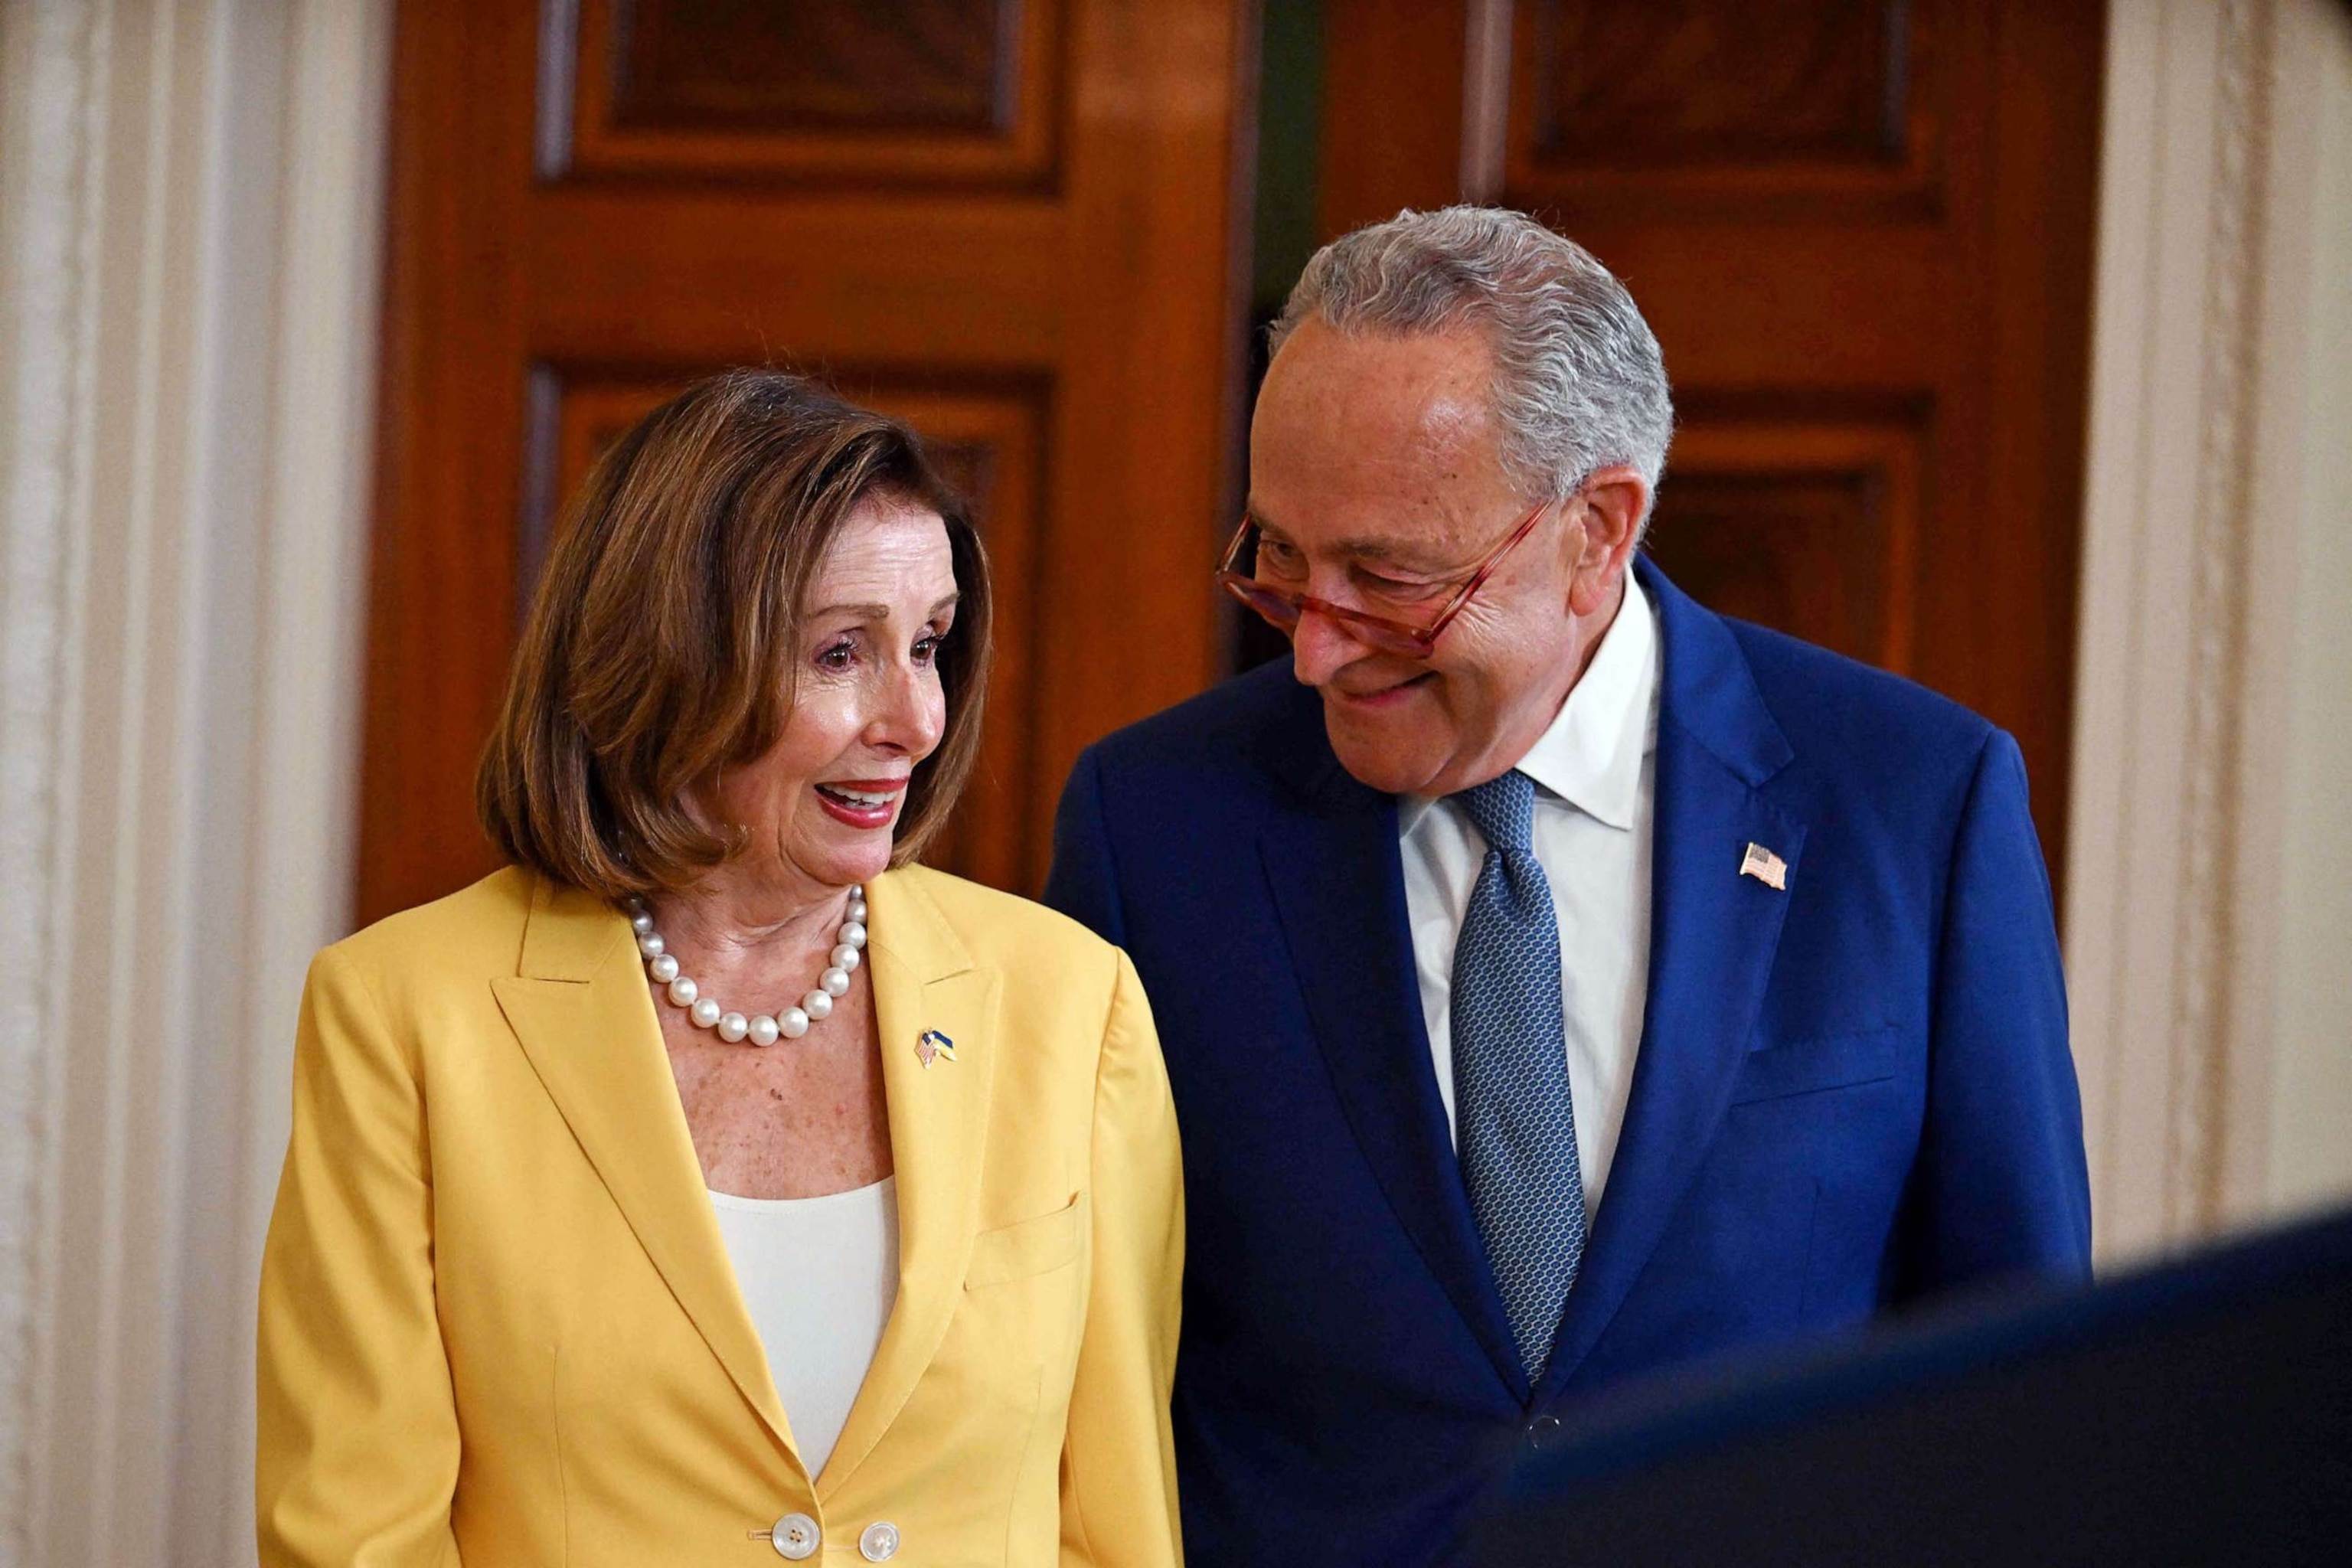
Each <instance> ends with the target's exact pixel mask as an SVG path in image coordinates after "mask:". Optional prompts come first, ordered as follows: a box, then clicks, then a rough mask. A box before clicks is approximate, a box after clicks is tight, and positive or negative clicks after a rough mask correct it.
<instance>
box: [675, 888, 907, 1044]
mask: <svg viewBox="0 0 2352 1568" xmlns="http://www.w3.org/2000/svg"><path fill="white" fill-rule="evenodd" d="M629 927H630V929H631V930H633V931H635V932H636V933H637V951H638V952H640V953H643V954H644V955H645V960H646V974H648V975H650V976H651V977H652V979H653V982H654V984H656V985H660V986H664V987H666V988H667V995H668V997H669V999H670V1002H671V1005H674V1006H678V1007H683V1008H685V1009H686V1014H687V1016H688V1017H689V1018H691V1019H693V1020H694V1026H695V1027H696V1028H698V1029H716V1030H718V1031H719V1038H720V1039H722V1040H725V1041H727V1042H728V1043H729V1044H730V1045H731V1044H733V1043H734V1042H735V1041H738V1040H743V1039H749V1040H750V1041H751V1043H752V1044H753V1045H755V1046H772V1045H774V1044H775V1043H776V1042H777V1040H779V1039H786V1040H797V1039H799V1038H800V1037H802V1036H803V1035H805V1034H807V1033H808V1032H809V1026H810V1025H811V1024H813V1023H814V1022H815V1021H816V1020H818V1019H820V1018H823V1017H825V1016H829V1015H830V1014H831V1013H832V1012H833V999H834V998H835V997H836V996H840V995H843V994H846V993H847V992H848V990H849V972H850V971H851V970H853V969H855V968H856V967H857V963H858V960H859V959H860V958H861V957H863V956H864V954H863V953H862V952H860V951H859V950H860V949H862V948H864V947H865V945H866V889H865V887H864V885H863V884H860V885H858V886H856V887H853V888H851V889H849V908H848V910H846V911H845V918H844V919H843V921H842V922H841V929H840V930H839V931H835V933H834V938H833V942H834V948H833V966H832V967H831V968H830V969H827V970H826V971H825V972H824V973H823V974H821V975H819V976H817V982H816V984H817V988H816V989H815V990H814V991H812V992H810V993H809V994H807V995H805V996H803V997H802V998H801V1005H799V1006H797V1007H787V1008H785V1009H784V1010H783V1011H782V1013H779V1014H777V1015H776V1016H774V1017H770V1016H768V1015H767V1014H765V1013H760V1014H756V1015H754V1016H751V1017H749V1018H747V1017H745V1016H743V1015H742V1014H740V1013H730V1012H728V1011H727V1010H726V1009H724V1008H722V1007H720V1006H719V1004H718V1003H717V1002H716V1001H713V1000H712V999H711V998H710V997H708V996H705V995H703V994H702V988H701V987H700V986H698V985H697V984H695V983H694V982H693V981H691V980H689V979H688V978H687V977H686V976H685V975H683V974H680V973H678V972H677V955H676V954H675V953H672V952H667V951H665V950H666V948H667V945H668V944H667V943H666V942H663V941H662V936H661V932H659V931H656V930H654V917H653V911H652V910H648V909H647V908H646V901H645V900H643V899H631V900H629Z"/></svg>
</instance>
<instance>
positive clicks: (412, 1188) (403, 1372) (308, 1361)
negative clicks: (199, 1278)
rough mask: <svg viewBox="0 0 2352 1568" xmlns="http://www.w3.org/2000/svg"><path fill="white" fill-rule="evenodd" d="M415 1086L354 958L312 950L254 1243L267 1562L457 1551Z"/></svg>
mask: <svg viewBox="0 0 2352 1568" xmlns="http://www.w3.org/2000/svg"><path fill="white" fill-rule="evenodd" d="M432 1215H433V1193H432V1178H431V1166H430V1161H429V1159H428V1156H427V1151H426V1147H425V1104H424V1096H423V1093H422V1090H421V1088H420V1085H419V1082H418V1078H417V1073H416V1070H415V1065H414V1063H413V1061H412V1059H411V1058H410V1055H409V1053H408V1052H407V1051H406V1050H404V1048H403V1047H402V1044H401V1042H400V1040H399V1039H398V1038H397V1037H396V1035H395V1033H394V1031H393V1030H392V1029H391V1028H389V1027H388V1026H386V1023H385V1020H384V1018H383V1013H382V1012H381V1010H380V1009H379V1008H378V1006H377V1005H376V1002H375V998H374V995H373V992H372V991H371V989H370V987H369V985H368V984H367V982H366V980H365V979H364V978H363V977H362V975H361V974H359V973H356V972H355V970H354V968H353V966H352V963H351V961H350V959H349V958H348V957H347V956H345V955H343V954H342V953H341V952H338V951H337V950H335V949H332V948H330V949H329V950H327V951H326V952H322V953H320V955H319V957H318V959H317V960H316V961H315V962H314V963H312V964H311V966H310V983H309V984H308V986H307V987H306V988H305V989H304V992H303V997H302V1014H301V1025H300V1030H299V1035H298V1037H297V1039H296V1044H295V1064H294V1123H293V1136H292V1139H291V1142H289V1145H288V1148H287V1152H286V1166H285V1171H284V1173H283V1174H282V1175H281V1176H280V1178H279V1180H278V1205H277V1207H276V1209H275V1211H274V1212H273V1213H272V1214H271V1215H270V1220H269V1236H268V1243H267V1244H266V1246H265V1247H264V1249H263V1253H262V1265H261V1312H260V1342H259V1360H258V1390H257V1393H258V1418H259V1420H258V1425H259V1446H258V1449H257V1457H256V1467H255V1501H256V1509H257V1533H258V1536H259V1540H260V1549H261V1563H263V1565H264V1568H297V1565H300V1568H310V1565H323V1564H328V1563H333V1564H337V1565H339V1568H341V1565H350V1568H395V1565H397V1568H407V1565H410V1564H416V1565H423V1564H429V1563H430V1564H437V1563H456V1562H457V1542H456V1541H455V1539H454V1537H453V1536H452V1535H451V1532H450V1526H449V1507H450V1500H451V1497H452V1495H453V1494H454V1491H455V1489H456V1486H457V1405H456V1398H455V1395H454V1394H453V1392H452V1388H451V1383H450V1376H449V1365H448V1358H447V1355H446V1352H445V1351H444V1349H443V1346H442V1342H441V1333H440V1326H439V1321H438V1319H437V1318H436V1314H435V1310H434V1289H433V1220H432Z"/></svg>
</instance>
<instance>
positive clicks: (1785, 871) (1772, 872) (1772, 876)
mask: <svg viewBox="0 0 2352 1568" xmlns="http://www.w3.org/2000/svg"><path fill="white" fill-rule="evenodd" d="M1739 874H1740V875H1741V876H1743V877H1753V878H1755V879H1757V880H1758V881H1759V882H1761V883H1763V884H1764V885H1765V886H1766V887H1768V888H1769V889H1772V890H1773V891H1774V892H1777V893H1785V892H1787V891H1788V890H1789V863H1788V862H1787V861H1786V860H1783V859H1781V858H1780V857H1779V856H1778V855H1775V854H1773V853H1772V851H1770V850H1769V849H1767V848H1765V847H1764V846H1762V845H1761V844H1750V845H1749V846H1748V853H1747V854H1746V855H1744V856H1742V857H1741V858H1740V861H1739Z"/></svg>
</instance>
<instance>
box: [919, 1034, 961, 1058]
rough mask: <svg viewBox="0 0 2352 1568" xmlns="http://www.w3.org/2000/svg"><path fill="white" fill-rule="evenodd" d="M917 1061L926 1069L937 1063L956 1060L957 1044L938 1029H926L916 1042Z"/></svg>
mask: <svg viewBox="0 0 2352 1568" xmlns="http://www.w3.org/2000/svg"><path fill="white" fill-rule="evenodd" d="M915 1059H916V1060H917V1061H919V1062H920V1063H922V1064H923V1065H924V1066H925V1067H929V1066H930V1065H931V1064H932V1063H933V1062H936V1061H941V1060H945V1061H953V1060H955V1059H956V1052H955V1042H954V1041H953V1040H950V1039H949V1038H948V1037H946V1036H945V1035H942V1034H940V1032H939V1031H938V1030H937V1029H925V1030H924V1031H923V1032H922V1034H921V1035H920V1036H919V1037H917V1039H916V1041H915Z"/></svg>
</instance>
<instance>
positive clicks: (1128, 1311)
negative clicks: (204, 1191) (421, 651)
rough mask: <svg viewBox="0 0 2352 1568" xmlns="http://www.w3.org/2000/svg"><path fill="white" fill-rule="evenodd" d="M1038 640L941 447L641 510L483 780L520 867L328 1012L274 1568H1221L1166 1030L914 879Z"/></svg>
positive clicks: (620, 532) (505, 727)
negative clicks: (928, 457) (1187, 1334)
mask: <svg viewBox="0 0 2352 1568" xmlns="http://www.w3.org/2000/svg"><path fill="white" fill-rule="evenodd" d="M988 628H989V595H988V578H987V573H986V570H985V567H984V563H983V562H982V555H981V551H980V545H979V542H978V540H977V539H976V538H975V536H974V534H973V532H972V530H971V525H970V524H969V522H968V521H966V520H965V518H964V516H963V514H962V512H961V510H960V508H959V507H958V506H957V504H956V502H955V501H954V500H952V498H951V497H950V495H949V494H948V492H947V491H946V489H944V488H943V487H942V486H941V484H940V481H939V480H938V479H936V478H935V477H934V475H933V473H932V471H931V469H930V468H929V466H928V465H927V464H926V462H925V460H924V458H923V457H922V455H921V452H920V449H919V447H918V445H917V443H916V441H915V439H914V437H912V436H911V435H909V434H908V432H907V431H906V430H905V429H904V428H903V427H901V426H898V425H897V424H895V423H893V422H892V421H890V420H887V419H884V418H882V417H880V416H876V415H873V414H869V413H866V412H863V411H860V410H857V409H855V408H851V407H848V406H846V405H844V404H842V403H840V402H837V401H835V399H834V398H832V397H830V396H828V395H825V394H824V393H822V392H820V391H818V390H816V389H815V388H814V387H812V386H811V385H810V384H807V383H805V382H803V381H800V380H798V379H796V378H793V377H791V376H786V375H782V374H748V373H747V374H735V375H730V376H726V377H722V378H719V379H718V380H715V381H710V382H706V383H704V384H700V385H698V386H696V387H694V388H693V389H691V390H689V391H688V392H687V393H686V394H684V395H682V396H680V397H678V398H677V400H675V401H674V402H671V403H669V404H667V405H665V406H663V407H662V408H659V409H657V410H656V411H655V412H654V413H652V414H651V415H648V416H646V418H645V420H644V421H643V422H642V423H640V424H639V425H638V426H636V427H635V428H634V429H633V430H631V431H630V432H629V433H628V434H627V435H626V436H625V437H623V438H622V439H621V440H620V442H619V443H618V444H617V445H616V446H615V447H614V449H613V450H612V452H611V453H610V454H609V455H608V456H607V457H606V458H604V460H603V461H602V462H601V463H600V464H599V465H598V466H597V468H596V470H595V472H594V473H593V475H592V476H591V477H590V479H589V482H588V485H587V488H586V491H585V493H584V495H583V498H582V500H581V501H580V503H579V505H578V507H577V509H576V511H575V514H574V515H573V516H572V518H571V520H570V521H569V524H568V526H567V528H566V531H564V533H563V534H562V538H561V540H560V541H559V542H558V543H557V544H556V545H555V548H554V552H553V558H552V560H551V563H550V565H549V569H548V574H547V579H546V583H545V585H544V587H543V588H542V590H541V595H540V598H539V602H538V604H537V605H536V607H535V608H534V610H533V611H532V614H531V617H530V624H529V626H528V627H527V628H526V630H525V632H524V635H523V639H522V646H521V648H520V652H519V653H518V655H517V657H516V660H515V666H514V671H513V677H512V681H511V685H510V687H509V694H508V698H507V703H506V709H505V712H504V714H503V716H502V717H501V719H500V721H499V726H498V730H497V732H496V734H495V735H494V736H493V738H492V740H491V742H490V744H489V747H488V752H487V753H486V755H485V757H484V760H483V763H482V767H481V773H480V779H479V788H478V795H479V800H480V806H481V815H482V817H483V821H484V823H485V825H486V826H487V827H488V830H489V833H490V836H491V837H492V838H493V839H494V840H495V841H496V842H497V843H498V844H499V847H501V848H502V849H503V850H504V851H505V852H506V855H507V857H508V858H509V859H510V860H511V861H512V862H513V864H512V865H511V866H510V867H509V868H508V869H506V870H503V871H500V872H499V873H498V874H496V875H494V876H492V877H489V878H488V879H485V880H483V881H481V882H478V883H477V884H475V885H474V886H473V887H471V888H469V889H466V890H465V891H464V892H461V893H457V894H456V895H454V896H452V897H450V898H447V899H444V900H441V901H439V902H438V903H435V904H430V905H426V906H425V907H424V908H421V909H416V910H409V911H407V912H406V913H404V914H401V915H396V916H394V917H393V918H392V919H390V920H387V921H383V923H381V924H379V925H376V926H374V927H372V928H371V929H369V930H367V931H362V932H361V933H360V934H359V935H358V936H355V937H352V938H351V939H350V940H349V941H347V942H340V943H338V944H336V945H335V946H334V947H331V948H329V949H328V950H327V951H326V952H323V953H321V954H320V957H319V959H318V961H317V963H315V964H314V965H313V967H312V969H311V973H310V986H309V990H308V992H307V994H306V996H305V999H304V1007H303V1021H302V1027H301V1034H300V1039H299V1048H298V1057H297V1065H296V1073H295V1113H294V1130H293V1138H292V1142H291V1146H290V1148H289V1152H288V1155H287V1161H286V1171H285V1175H284V1178H283V1180H282V1182H281V1184H280V1186H279V1189H278V1206H277V1212H276V1215H275V1216H274V1217H273V1219H272V1221H271V1223H270V1231H269V1241H268V1251H267V1255H266V1260H265V1263H264V1268H263V1278H262V1287H261V1342H260V1452H259V1474H258V1501H259V1513H260V1539H261V1555H262V1560H263V1561H264V1562H265V1563H304V1564H311V1563H370V1564H392V1563H446V1562H450V1561H454V1560H457V1559H462V1560H463V1561H465V1562H467V1563H571V1564H592V1563H613V1564H628V1565H630V1568H642V1565H646V1564H654V1563H730V1562H732V1563H754V1562H758V1561H762V1560H772V1556H771V1553H773V1554H778V1555H782V1557H785V1558H787V1559H793V1560H798V1559H805V1558H811V1557H814V1556H817V1555H818V1554H820V1553H822V1554H823V1556H824V1560H825V1561H828V1562H842V1561H849V1562H856V1561H858V1560H860V1559H862V1560H864V1561H866V1562H875V1563H879V1562H885V1561H887V1560H889V1559H890V1558H891V1557H893V1556H894V1555H897V1554H898V1553H899V1552H904V1553H905V1558H906V1561H908V1562H910V1563H1050V1562H1054V1561H1056V1560H1057V1559H1058V1560H1060V1561H1064V1562H1068V1561H1078V1562H1095V1563H1148V1564H1158V1563H1173V1562H1175V1561H1176V1560H1177V1558H1178V1555H1179V1552H1178V1544H1177V1524H1176V1511H1175V1484H1174V1479H1173V1471H1172V1468H1171V1466H1172V1461H1171V1445H1170V1434H1169V1425H1168V1392H1169V1380H1170V1376H1171V1370H1172V1363H1173V1357H1174V1353H1175V1342H1176V1319H1177V1288H1178V1276H1179V1265H1180V1260H1181V1248H1182V1238H1181V1208H1180V1205H1181V1194H1180V1187H1179V1181H1178V1162H1177V1146H1176V1131H1175V1126H1174V1122H1173V1120H1172V1117H1171V1108H1170V1103H1169V1098H1168V1087H1167V1079H1166V1075H1165V1072H1164V1070H1163V1068H1162V1067H1161V1064H1160V1056H1159V1047H1158V1043H1157V1040H1156V1038H1155V1037H1154V1035H1153V1032H1152V1026H1151V1020H1150V1013H1149V1011H1148V1010H1147V1008H1146V1005H1145V1003H1144V999H1143V996H1142V993H1141V991H1140V989H1139V986H1138V984H1137V983H1136V978H1135V974H1134V972H1133V971H1132V970H1131V969H1129V966H1128V964H1127V961H1126V959H1125V958H1124V957H1123V956H1122V955H1121V954H1120V953H1119V952H1118V951H1117V950H1116V949H1114V948H1111V947H1109V946H1107V945H1106V944H1104V943H1103V942H1100V941H1098V940H1097V939H1096V938H1094V937H1093V936H1091V935H1088V934H1087V933H1086V932H1085V931H1082V930H1081V929H1080V928H1079V927H1077V926H1076V925H1074V924H1072V923H1070V922H1069V921H1065V920H1063V919H1061V918H1060V917H1058V916H1056V915H1054V914H1052V913H1050V912H1049V911H1047V910H1044V909H1041V908H1039V907H1037V906H1035V905H1034V904H1030V903H1027V902H1024V901H1023V900H1018V899H1014V898H1011V897H1008V896H1006V895H1004V894H1002V893H995V892H991V891H988V890H986V889H982V888H979V887H975V886H973V885H971V884H970V883H968V882H963V881H960V880H958V879H954V878H952V877H948V876H944V875H942V874H940V873H938V872H935V871H930V870H927V869H924V868H921V867H919V866H917V865H914V864H913V863H912V862H913V859H914V857H915V856H916V855H917V854H918V853H919V851H920V850H921V848H922V847H923V845H924V843H925V842H926V841H927V840H929V838H930V837H932V836H933V835H934V834H935V833H936V832H937V831H938V829H939V827H940V824H941V822H942V821H943V820H944V819H945V817H946V816H947V813H948V811H949V810H950V807H951V806H952V805H953V804H954V800H955V796H956V793H957V791H958V789H959V788H960V787H961V784H963V781H964V779H965V777H966V776H967V775H968V774H969V773H970V772H971V765H972V757H973V752H974V747H975V744H976V734H977V725H978V721H979V713H980V702H981V695H982V683H983V677H982V671H983V668H984V665H985V658H986V650H987V642H988Z"/></svg>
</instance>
